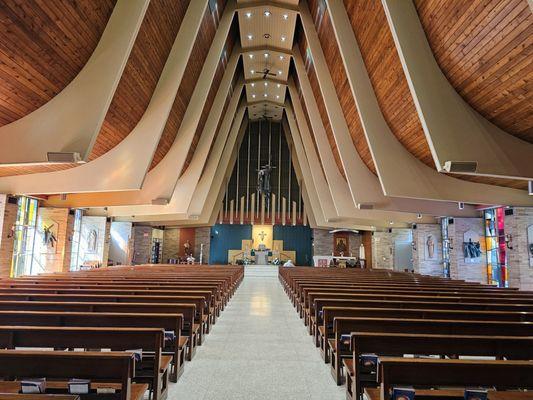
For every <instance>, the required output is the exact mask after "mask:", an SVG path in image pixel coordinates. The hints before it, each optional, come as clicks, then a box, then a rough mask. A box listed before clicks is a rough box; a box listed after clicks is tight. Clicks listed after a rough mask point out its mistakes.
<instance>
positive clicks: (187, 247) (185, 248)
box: [183, 240, 192, 256]
mask: <svg viewBox="0 0 533 400" xmlns="http://www.w3.org/2000/svg"><path fill="white" fill-rule="evenodd" d="M183 252H184V253H185V256H191V255H192V251H191V242H189V241H188V240H187V241H186V242H185V243H184V244H183Z"/></svg>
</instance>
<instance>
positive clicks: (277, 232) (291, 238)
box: [274, 225, 313, 265]
mask: <svg viewBox="0 0 533 400" xmlns="http://www.w3.org/2000/svg"><path fill="white" fill-rule="evenodd" d="M311 237H312V233H311V228H309V227H308V226H282V225H274V240H283V249H284V250H294V251H295V252H296V260H293V261H296V263H295V264H296V265H313V248H312V244H311Z"/></svg>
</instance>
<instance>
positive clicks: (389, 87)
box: [344, 0, 527, 189]
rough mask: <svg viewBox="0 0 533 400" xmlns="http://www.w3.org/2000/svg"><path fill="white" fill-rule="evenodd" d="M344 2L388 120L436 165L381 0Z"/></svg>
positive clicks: (503, 182)
mask: <svg viewBox="0 0 533 400" xmlns="http://www.w3.org/2000/svg"><path fill="white" fill-rule="evenodd" d="M443 3H446V2H443ZM344 5H345V7H346V10H347V12H348V16H349V19H350V22H351V25H352V29H353V31H354V33H355V37H356V39H357V42H358V44H359V48H360V50H361V54H362V57H363V61H364V63H365V66H366V69H367V71H368V74H369V77H370V81H371V83H372V86H373V88H374V92H375V94H376V97H377V100H378V104H379V106H380V108H381V111H382V113H383V115H384V117H385V120H386V122H387V124H388V125H389V127H390V129H391V131H392V132H393V134H394V135H395V136H396V138H397V139H398V140H399V141H400V142H401V143H402V145H403V146H404V147H405V148H406V149H407V150H408V151H409V152H410V153H411V154H413V155H414V156H415V157H416V158H418V159H419V160H420V161H422V162H423V163H425V164H426V165H428V166H429V167H431V168H435V163H434V162H433V158H432V156H431V152H430V149H429V146H428V143H427V141H426V138H425V134H424V131H423V129H422V124H421V122H420V119H419V117H418V114H417V111H416V108H415V105H414V102H413V98H412V97H411V93H410V91H409V86H408V83H407V79H406V77H405V74H404V72H403V69H402V65H401V62H400V58H399V56H398V52H397V50H396V47H395V44H394V40H393V37H392V33H391V31H390V29H389V26H388V23H387V18H386V15H385V11H384V9H383V6H382V4H381V2H380V1H364V0H344ZM368 21H372V23H368ZM472 28H473V26H471V27H470V29H472ZM441 29H445V28H441ZM454 176H456V177H460V178H462V179H466V180H469V181H476V182H480V183H487V184H492V185H499V186H507V187H512V188H522V189H523V188H526V187H527V183H526V181H519V180H512V179H497V178H490V177H481V176H472V177H470V176H466V177H465V176H461V175H454Z"/></svg>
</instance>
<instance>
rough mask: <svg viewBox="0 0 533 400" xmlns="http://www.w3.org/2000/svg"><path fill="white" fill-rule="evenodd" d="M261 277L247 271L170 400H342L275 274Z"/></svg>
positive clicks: (173, 386) (342, 392) (341, 388)
mask: <svg viewBox="0 0 533 400" xmlns="http://www.w3.org/2000/svg"><path fill="white" fill-rule="evenodd" d="M271 268H272V267H271ZM257 271H259V272H257ZM265 271H266V272H263V271H262V270H261V269H260V268H259V269H256V270H252V271H247V274H246V276H245V278H244V281H243V282H242V283H241V285H240V287H239V289H238V290H237V292H236V293H235V295H234V296H233V298H232V299H231V300H230V303H229V305H228V306H227V308H226V309H225V310H224V311H223V312H222V315H221V316H220V318H219V319H218V321H217V323H216V325H214V326H213V330H212V332H211V333H210V334H209V335H207V337H206V340H205V343H204V344H203V345H202V346H201V347H199V348H198V350H197V352H196V356H195V357H194V359H193V360H192V362H189V363H187V364H186V365H185V371H184V373H183V375H182V376H181V377H180V379H179V381H178V383H176V384H171V385H170V388H169V399H171V400H174V399H176V400H178V399H183V400H199V399H202V400H211V399H213V400H215V399H216V400H225V399H232V400H240V399H247V400H249V399H258V400H263V399H280V400H281V399H283V400H311V399H312V400H314V399H317V400H318V399H321V400H344V399H345V389H344V386H337V385H336V384H335V383H334V381H333V378H332V377H331V375H330V372H329V365H326V364H324V361H323V360H322V358H321V356H320V352H319V350H318V349H317V348H316V347H315V346H314V345H313V342H312V340H311V337H310V336H309V335H308V333H307V331H306V329H305V327H304V325H303V323H302V321H301V320H300V319H299V317H298V315H297V313H296V311H295V309H294V308H293V307H292V304H291V302H290V301H289V299H288V297H287V295H286V294H285V292H284V291H283V288H282V287H281V284H280V282H279V281H278V278H277V269H273V268H272V269H270V270H265Z"/></svg>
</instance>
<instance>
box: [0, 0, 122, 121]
mask: <svg viewBox="0 0 533 400" xmlns="http://www.w3.org/2000/svg"><path fill="white" fill-rule="evenodd" d="M115 3H116V0H99V1H94V0H77V1H72V0H55V1H20V0H2V1H1V2H0V29H1V32H0V36H1V37H2V39H1V40H0V66H1V68H0V126H3V125H6V124H9V123H11V122H13V121H16V120H17V119H20V118H22V117H24V116H25V115H28V114H29V113H31V112H32V111H34V110H36V109H37V108H39V107H41V106H42V105H44V104H45V103H46V102H48V101H49V100H50V99H52V98H53V97H54V96H55V95H57V94H58V93H59V92H60V91H61V90H63V89H64V88H65V86H67V85H68V84H69V83H70V82H71V81H72V79H74V78H75V77H76V75H77V74H78V73H79V72H80V71H81V69H82V68H83V66H84V65H85V64H86V62H87V60H88V59H89V57H90V56H91V54H92V53H93V51H94V49H95V48H96V45H97V44H98V41H99V40H100V37H101V36H102V33H103V31H104V29H105V27H106V24H107V21H108V20H109V18H110V16H111V13H112V11H113V8H114V6H115Z"/></svg>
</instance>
